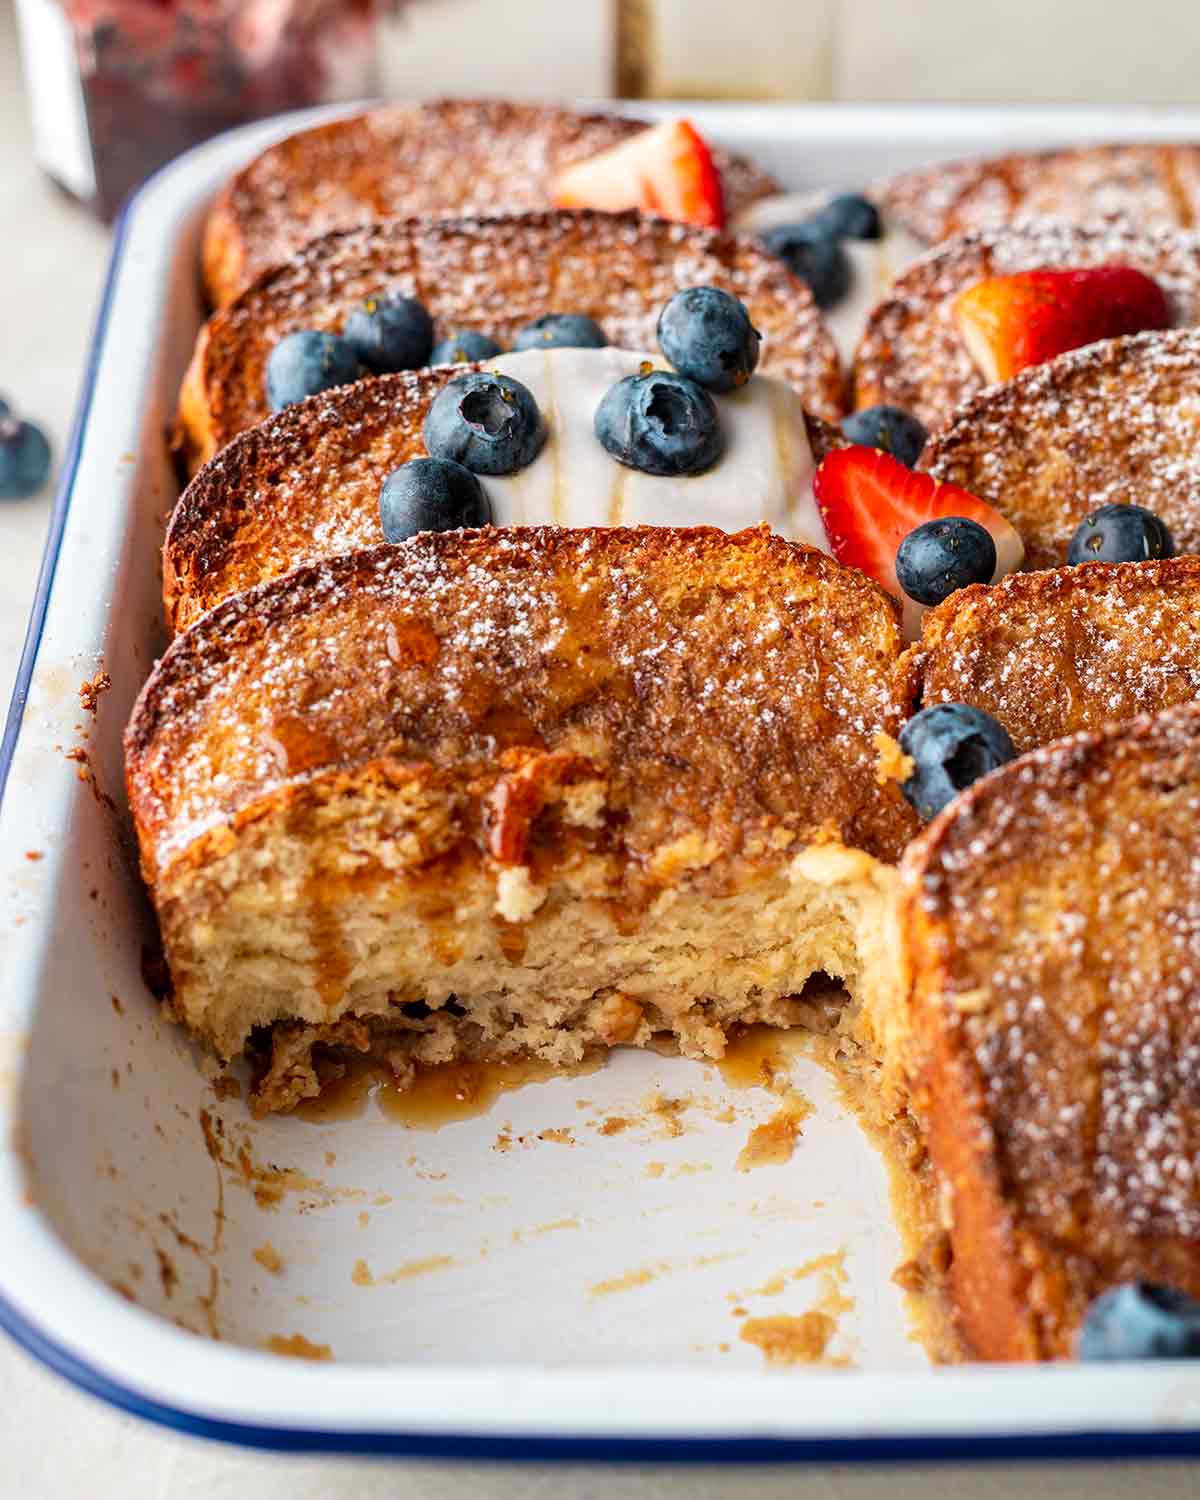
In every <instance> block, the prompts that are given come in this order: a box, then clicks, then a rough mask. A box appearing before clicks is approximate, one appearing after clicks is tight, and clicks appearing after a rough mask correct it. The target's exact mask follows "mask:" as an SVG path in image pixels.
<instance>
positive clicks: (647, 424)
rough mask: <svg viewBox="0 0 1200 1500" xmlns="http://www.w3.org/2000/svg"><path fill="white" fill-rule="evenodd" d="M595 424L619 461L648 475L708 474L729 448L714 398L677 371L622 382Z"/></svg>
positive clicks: (606, 399)
mask: <svg viewBox="0 0 1200 1500" xmlns="http://www.w3.org/2000/svg"><path fill="white" fill-rule="evenodd" d="M594 425H595V429H596V436H597V437H598V438H599V439H600V441H601V443H602V444H603V445H604V447H605V448H606V449H607V450H608V452H609V453H611V454H612V456H613V457H614V458H615V459H616V460H617V462H618V463H622V464H627V465H628V466H629V467H630V468H631V469H641V470H642V472H643V473H645V474H702V473H703V472H704V470H705V469H711V468H712V466H713V464H715V463H716V461H717V460H718V459H719V458H720V456H721V454H722V453H723V452H724V451H725V435H724V433H723V432H722V431H721V423H720V419H719V418H718V416H717V408H716V405H715V404H714V402H713V398H712V397H711V396H710V395H709V394H708V392H707V391H706V390H705V389H704V387H703V386H702V385H697V384H696V382H695V381H694V380H689V379H688V378H687V376H686V375H677V374H675V372H674V371H673V370H650V371H649V372H648V373H647V374H645V375H627V376H626V377H625V379H624V380H618V381H617V383H616V385H614V386H612V387H610V389H609V390H607V391H606V392H605V393H604V397H603V399H602V400H601V402H600V405H599V406H598V407H597V408H596V419H595V424H594Z"/></svg>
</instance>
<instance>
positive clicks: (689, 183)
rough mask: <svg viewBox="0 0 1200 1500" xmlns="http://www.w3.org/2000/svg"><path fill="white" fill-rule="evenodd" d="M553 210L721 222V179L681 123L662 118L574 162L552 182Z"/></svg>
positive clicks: (687, 126)
mask: <svg viewBox="0 0 1200 1500" xmlns="http://www.w3.org/2000/svg"><path fill="white" fill-rule="evenodd" d="M553 196H554V203H555V206H556V207H557V208H599V209H603V210H605V211H606V212H608V213H619V212H620V211H621V210H622V209H625V208H640V209H641V210H642V212H643V213H647V214H656V215H657V216H658V217H659V218H660V219H678V220H680V221H681V222H682V223H684V224H703V225H707V226H708V227H709V228H712V229H720V228H721V227H722V226H723V225H724V223H725V201H724V197H723V195H722V192H721V178H720V175H719V174H718V172H717V169H716V167H715V166H714V165H713V159H712V153H711V152H710V151H709V149H708V147H707V146H706V145H705V144H704V142H703V140H701V138H700V136H698V135H697V134H696V132H695V130H694V129H693V128H692V126H691V125H690V124H689V123H688V122H687V120H668V121H666V122H665V123H664V124H662V125H656V126H654V127H653V128H652V129H650V130H643V131H642V132H641V133H640V134H639V135H635V136H633V137H632V139H630V140H628V141H625V142H624V143H623V144H621V145H620V146H612V147H610V148H609V149H608V150H607V151H601V153H600V154H599V156H590V157H588V159H587V160H586V161H577V162H575V163H573V164H572V165H571V166H569V167H564V169H563V170H562V171H561V172H560V173H559V174H558V176H557V177H556V178H555V180H554V188H553Z"/></svg>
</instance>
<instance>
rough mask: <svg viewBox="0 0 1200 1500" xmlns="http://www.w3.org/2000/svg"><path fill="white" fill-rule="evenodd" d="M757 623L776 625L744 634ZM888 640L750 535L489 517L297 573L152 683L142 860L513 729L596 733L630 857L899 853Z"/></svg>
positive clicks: (865, 612)
mask: <svg viewBox="0 0 1200 1500" xmlns="http://www.w3.org/2000/svg"><path fill="white" fill-rule="evenodd" d="M639 606H644V610H645V615H644V616H643V615H642V614H639V613H638V608H639ZM768 614H769V615H770V616H771V617H773V618H774V619H775V621H776V623H777V625H778V628H779V631H780V632H781V633H780V634H778V635H772V639H771V641H770V643H768V644H754V645H751V644H750V641H749V637H750V636H751V635H752V636H753V637H754V638H755V640H756V642H762V641H763V639H764V637H763V634H762V632H763V630H764V629H765V624H764V621H765V620H766V618H767V616H768ZM743 632H746V633H748V634H747V640H746V643H745V644H744V645H743V646H741V647H739V648H738V650H734V649H733V647H734V646H735V645H736V644H737V642H738V641H740V640H741V638H742V634H743ZM685 641H686V651H685V650H684V649H683V647H684V643H685ZM672 642H674V643H675V645H672V644H671V643H672ZM650 647H654V648H655V649H654V650H653V651H651V652H649V654H642V653H643V652H647V651H648V648H650ZM676 648H678V650H677V649H676ZM898 656H899V631H898V625H897V611H896V608H895V606H894V604H893V602H892V601H891V600H890V599H888V598H887V596H886V595H885V594H884V593H883V592H882V590H880V589H878V588H877V587H876V586H875V585H874V584H873V583H871V582H870V581H869V580H868V579H866V578H863V577H861V576H860V575H858V574H856V573H853V572H851V571H850V570H849V569H844V568H842V567H840V566H839V565H838V564H837V563H835V562H834V561H833V560H832V559H831V558H828V557H826V556H824V554H822V553H818V552H815V551H813V550H811V549H809V548H805V547H802V546H798V545H794V544H791V543H788V542H784V541H782V540H781V539H779V538H777V537H773V536H771V535H770V533H768V532H767V531H765V529H762V528H760V529H757V530H752V531H746V532H741V533H739V534H738V535H736V536H732V537H731V536H727V535H726V534H725V533H723V532H718V531H714V530H712V529H710V528H703V527H699V528H694V529H688V530H681V531H676V530H671V529H668V528H655V527H643V528H635V529H630V530H622V529H613V530H595V531H589V530H579V531H570V530H558V529H555V528H528V529H526V528H513V529H511V530H505V531H500V530H495V529H490V528H489V529H487V530H484V531H480V532H460V533H446V534H442V535H429V534H426V535H424V536H421V537H419V538H416V539H414V540H413V541H412V542H410V543H408V544H406V545H405V546H404V547H401V548H389V547H380V548H375V549H371V550H366V551H361V552H357V553H352V554H349V555H345V556H342V557H338V558H334V559H330V560H327V561H325V562H323V563H320V564H315V565H309V566H305V567H301V568H298V569H296V570H295V571H294V572H292V573H290V574H288V575H287V576H286V577H284V578H281V579H277V580H275V581H274V582H272V583H268V584H264V585H262V586H261V587H259V588H257V589H252V590H250V591H248V592H246V593H244V594H240V595H235V596H234V597H232V598H229V599H227V600H225V601H224V603H222V604H220V605H218V606H217V608H216V609H214V610H211V611H210V612H209V613H208V614H207V615H205V616H204V617H203V618H202V619H201V620H200V621H198V622H197V624H196V625H195V626H193V628H192V629H191V630H190V631H188V632H187V633H186V634H184V635H182V636H179V637H177V638H176V640H175V642H174V644H173V645H172V646H171V648H170V649H169V650H168V652H167V653H166V655H165V656H164V657H163V659H162V661H161V662H160V663H159V665H158V667H157V668H156V669H155V672H154V674H153V675H152V676H151V678H150V680H149V682H148V683H147V685H146V687H145V689H144V691H143V693H142V696H141V698H140V699H139V702H138V706H137V709H136V711H135V713H134V716H133V718H132V720H131V723H130V727H129V730H128V734H127V739H126V755H127V762H126V763H127V775H128V785H129V793H130V803H131V806H132V808H133V812H134V818H135V821H136V823H137V826H138V830H139V834H140V837H141V841H142V851H143V861H144V865H145V872H146V875H147V878H148V880H149V882H150V883H151V885H152V886H153V884H154V882H155V881H156V880H157V879H159V878H160V877H161V876H162V874H163V872H164V870H165V868H166V867H167V865H169V864H170V863H171V862H172V861H173V860H175V859H177V858H179V857H187V850H188V848H189V846H191V845H193V844H194V843H195V841H196V839H197V838H198V837H199V835H200V834H201V832H203V831H204V830H207V829H211V828H215V827H218V826H223V825H226V824H228V823H229V822H230V820H231V819H234V818H236V816H237V815H238V813H239V810H240V809H242V808H244V807H246V806H248V805H250V804H251V803H255V804H259V803H261V801H262V799H263V797H264V796H268V795H273V794H274V791H275V790H276V789H280V790H281V789H283V788H284V787H286V786H288V785H290V784H292V783H293V782H297V781H302V782H304V783H305V784H308V783H311V782H312V781H313V779H314V778H315V777H318V776H324V775H328V774H338V773H341V772H345V771H348V770H352V769H353V768H355V767H358V766H361V765H363V764H366V763H368V762H375V761H378V760H379V759H381V758H386V759H389V760H393V761H399V762H410V761H411V762H419V763H422V764H427V765H429V766H430V767H433V768H434V769H439V768H440V769H441V770H451V769H452V770H453V771H454V772H455V774H456V775H458V776H459V777H461V778H462V779H463V780H464V782H466V781H470V780H472V778H478V777H480V776H483V777H484V778H485V779H487V778H491V779H495V777H496V776H497V775H499V774H500V762H501V759H502V753H503V751H504V750H505V749H511V748H513V747H514V746H522V745H523V746H526V747H527V748H528V749H530V750H531V751H532V749H533V748H536V749H537V750H538V751H545V752H546V753H557V752H560V751H567V750H574V749H575V748H577V747H579V746H583V745H586V746H589V747H590V749H589V751H588V753H589V755H591V756H592V758H594V759H597V760H598V761H599V762H600V763H601V764H602V765H603V768H604V775H605V776H606V777H607V778H609V779H610V781H612V782H615V783H617V784H619V786H620V787H621V788H622V789H623V790H622V792H621V796H622V797H623V798H624V799H625V805H626V806H627V809H628V827H627V830H626V834H625V837H626V841H627V843H628V844H629V845H630V846H631V847H636V848H643V847H644V848H647V849H648V848H650V847H653V846H655V845H657V844H659V843H661V842H662V841H663V840H666V839H669V838H670V837H672V836H673V831H674V833H678V832H679V831H681V830H686V831H687V832H688V833H689V834H694V833H695V832H696V830H697V829H700V830H703V831H704V835H705V837H706V838H708V839H710V840H713V841H715V844H716V846H717V847H720V848H726V847H734V846H740V844H741V843H742V842H743V841H744V840H745V839H746V838H747V837H749V836H750V835H751V833H752V832H753V830H754V828H755V827H756V826H758V825H760V824H761V823H762V822H763V820H764V819H765V820H767V821H771V822H778V823H780V824H781V825H783V826H784V827H786V828H788V829H791V830H793V831H794V833H795V834H796V835H797V836H805V837H813V836H816V834H817V833H818V831H819V830H825V831H827V832H830V833H834V834H837V835H839V836H840V837H841V838H842V840H843V841H844V842H845V843H847V844H851V845H854V846H857V847H861V848H864V849H867V850H868V851H870V852H872V853H879V854H881V855H883V856H885V857H890V858H896V857H898V855H899V852H900V849H901V848H902V847H903V843H904V841H905V838H906V837H907V835H908V834H909V833H910V832H911V830H912V827H913V823H912V818H911V814H910V812H909V809H908V808H907V805H906V804H905V803H904V802H903V800H902V799H901V798H900V796H899V793H898V791H896V789H895V788H894V787H888V788H884V789H880V788H879V787H877V786H876V784H875V777H874V765H875V753H876V752H875V749H874V745H873V736H874V734H875V733H876V732H877V731H878V730H881V729H882V730H884V731H885V732H887V733H890V734H894V733H896V732H898V729H899V726H900V724H901V723H902V722H903V719H904V717H905V712H906V708H907V705H906V704H905V703H904V702H902V701H901V699H900V697H899V694H898V688H897V678H896V673H895V667H896V661H897V659H898ZM752 662H753V664H754V665H753V667H752V666H751V663H752ZM589 663H590V664H591V665H589ZM759 669H760V670H761V681H759V680H758V679H756V678H754V676H753V673H754V671H755V670H759ZM706 684H707V685H706ZM756 684H757V685H756ZM701 701H703V703H704V705H705V710H704V712H703V713H698V712H697V705H698V703H699V702H701ZM501 718H503V719H505V721H506V723H507V725H508V728H507V729H506V730H505V731H504V733H501V727H500V719H501ZM855 724H860V725H865V728H864V729H857V728H855V727H854V725H855Z"/></svg>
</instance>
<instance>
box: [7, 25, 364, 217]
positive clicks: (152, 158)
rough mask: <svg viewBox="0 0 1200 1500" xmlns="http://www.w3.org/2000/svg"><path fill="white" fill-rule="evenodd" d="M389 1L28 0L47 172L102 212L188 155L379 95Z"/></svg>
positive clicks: (28, 37)
mask: <svg viewBox="0 0 1200 1500" xmlns="http://www.w3.org/2000/svg"><path fill="white" fill-rule="evenodd" d="M380 9H381V4H380V0H17V17H18V22H19V26H20V38H21V50H22V54H23V59H24V67H25V77H26V84H27V87H28V93H29V102H30V109H31V112H32V116H33V134H34V149H35V151H36V153H37V156H38V160H39V161H40V163H41V165H42V166H43V167H44V169H45V170H46V171H47V172H48V173H49V174H50V176H51V177H53V178H54V179H55V181H56V182H58V183H59V184H60V185H61V186H62V187H64V188H66V189H67V191H68V192H70V193H73V194H74V196H75V197H77V198H79V199H80V200H81V201H83V202H84V203H86V204H88V206H89V207H91V208H92V209H94V210H95V212H96V213H98V214H99V215H101V216H102V217H103V218H106V219H111V218H112V217H113V215H114V214H115V213H116V211H117V209H118V208H119V207H120V204H121V202H122V200H123V199H124V198H125V197H126V195H127V194H128V193H129V192H130V191H131V190H132V189H133V188H135V187H137V185H138V184H139V183H140V182H143V181H144V180H145V179H146V178H147V177H148V176H149V175H150V174H151V172H153V171H155V170H156V168H158V167H160V166H162V164H163V163H164V162H167V161H169V160H170V159H171V158H172V157H173V156H177V155H178V154H179V152H181V151H184V150H186V149H187V147H189V146H194V145H195V144H196V143H197V142H198V141H202V140H206V139H207V138H208V137H209V136H212V135H216V134H218V132H220V131H222V130H228V129H230V128H231V127H233V126H235V125H242V124H245V123H246V122H247V121H249V120H257V119H262V118H263V117H264V116H266V115H273V114H277V113H279V111H281V110H288V109H301V108H303V107H305V106H307V105H313V104H330V103H336V102H338V101H340V100H346V99H356V98H361V97H363V96H364V95H366V94H370V93H371V92H373V91H374V88H375V60H376V51H377V49H376V29H377V21H378V12H379V10H380Z"/></svg>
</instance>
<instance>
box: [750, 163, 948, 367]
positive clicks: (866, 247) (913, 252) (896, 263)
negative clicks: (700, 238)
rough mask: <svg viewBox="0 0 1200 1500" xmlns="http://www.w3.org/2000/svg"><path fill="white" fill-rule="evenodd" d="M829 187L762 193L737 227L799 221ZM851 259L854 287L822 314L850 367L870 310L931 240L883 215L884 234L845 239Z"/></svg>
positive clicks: (819, 204) (759, 230)
mask: <svg viewBox="0 0 1200 1500" xmlns="http://www.w3.org/2000/svg"><path fill="white" fill-rule="evenodd" d="M829 197H830V195H829V194H828V193H821V192H818V193H776V194H775V195H774V196H773V197H770V198H760V199H759V200H758V202H757V203H752V204H751V205H750V207H749V208H748V209H746V210H745V212H744V213H742V214H741V215H740V216H739V217H738V219H737V220H736V222H735V223H734V226H733V227H734V228H735V229H736V230H737V231H738V232H739V233H740V234H764V233H765V232H766V231H767V230H768V229H776V228H778V226H779V225H781V224H799V223H800V222H801V220H803V219H807V218H809V217H811V215H813V214H815V213H816V212H817V210H818V209H820V208H823V207H824V205H825V204H826V203H827V202H828V201H829ZM841 246H842V249H843V251H844V252H845V254H846V258H847V259H848V260H849V262H850V289H849V291H847V293H846V295H845V296H844V297H843V298H841V300H840V301H838V302H836V303H834V305H833V306H832V307H823V308H822V309H821V316H822V317H823V318H824V319H825V326H826V328H828V329H829V332H830V333H831V334H832V335H833V341H834V343H835V344H836V345H837V347H838V354H839V355H840V356H841V359H842V363H843V364H844V365H845V366H846V367H847V368H849V366H850V365H851V363H852V362H853V360H854V353H855V350H856V349H857V348H858V343H859V340H860V339H861V338H862V336H863V330H864V329H865V328H866V326H867V316H868V314H869V313H870V311H871V309H872V308H873V307H874V306H875V304H876V303H877V302H880V301H882V299H883V298H884V297H885V296H886V295H887V291H888V288H889V287H890V286H891V284H892V282H893V281H895V279H896V278H897V276H899V275H900V273H901V272H902V271H906V270H907V269H908V267H909V266H911V265H912V263H913V261H914V260H916V259H917V258H918V256H921V255H924V253H925V251H926V250H928V248H929V246H928V245H925V244H922V242H921V241H920V240H919V239H917V238H916V236H915V235H912V234H910V233H909V232H908V230H907V229H905V228H904V227H903V226H902V225H900V224H889V223H888V222H887V220H886V219H885V220H884V225H883V236H882V238H880V239H877V240H842V242H841Z"/></svg>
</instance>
